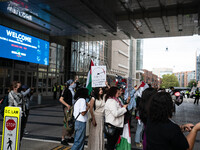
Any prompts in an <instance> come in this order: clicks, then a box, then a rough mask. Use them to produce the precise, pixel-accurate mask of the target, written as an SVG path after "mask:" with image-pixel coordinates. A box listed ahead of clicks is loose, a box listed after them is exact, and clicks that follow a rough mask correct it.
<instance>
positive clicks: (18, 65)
mask: <svg viewBox="0 0 200 150" xmlns="http://www.w3.org/2000/svg"><path fill="white" fill-rule="evenodd" d="M64 70H65V68H64V46H62V45H59V44H56V43H51V44H50V48H49V65H40V64H35V63H29V62H23V61H17V60H11V59H6V58H0V95H3V94H5V93H6V91H7V90H8V88H9V87H10V85H11V82H12V81H20V82H21V83H22V84H25V85H27V86H29V87H33V88H35V90H36V92H40V93H42V94H43V95H49V94H50V93H52V87H53V85H54V83H58V84H62V83H63V82H64Z"/></svg>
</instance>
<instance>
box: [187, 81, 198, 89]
mask: <svg viewBox="0 0 200 150" xmlns="http://www.w3.org/2000/svg"><path fill="white" fill-rule="evenodd" d="M193 86H195V87H196V86H197V82H196V80H191V81H190V82H189V83H188V87H191V88H192V87H193Z"/></svg>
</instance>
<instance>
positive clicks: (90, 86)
mask: <svg viewBox="0 0 200 150" xmlns="http://www.w3.org/2000/svg"><path fill="white" fill-rule="evenodd" d="M92 66H94V63H93V61H92V60H91V62H90V68H89V71H88V76H87V82H86V88H87V89H88V94H89V95H90V93H91V92H92Z"/></svg>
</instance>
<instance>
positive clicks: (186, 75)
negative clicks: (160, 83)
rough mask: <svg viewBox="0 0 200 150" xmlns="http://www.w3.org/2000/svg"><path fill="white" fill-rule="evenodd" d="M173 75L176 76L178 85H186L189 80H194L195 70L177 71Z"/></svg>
mask: <svg viewBox="0 0 200 150" xmlns="http://www.w3.org/2000/svg"><path fill="white" fill-rule="evenodd" d="M174 75H175V76H176V77H177V78H178V82H179V86H180V87H187V86H188V83H189V82H190V81H191V80H195V71H184V72H177V73H174Z"/></svg>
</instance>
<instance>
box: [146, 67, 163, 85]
mask: <svg viewBox="0 0 200 150" xmlns="http://www.w3.org/2000/svg"><path fill="white" fill-rule="evenodd" d="M143 72H144V73H143V81H144V82H146V83H148V84H151V86H152V87H154V88H160V84H161V78H159V77H158V76H157V75H155V74H153V73H152V71H148V70H146V69H143Z"/></svg>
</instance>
